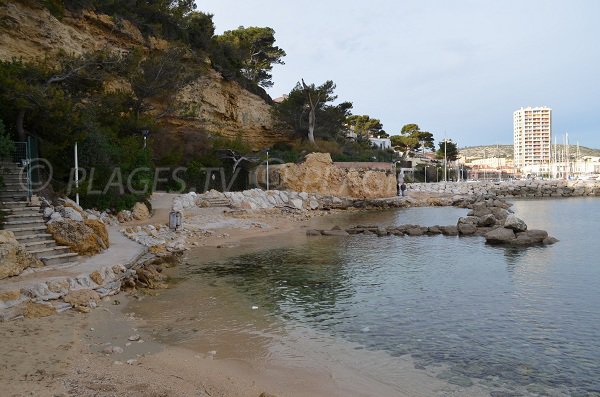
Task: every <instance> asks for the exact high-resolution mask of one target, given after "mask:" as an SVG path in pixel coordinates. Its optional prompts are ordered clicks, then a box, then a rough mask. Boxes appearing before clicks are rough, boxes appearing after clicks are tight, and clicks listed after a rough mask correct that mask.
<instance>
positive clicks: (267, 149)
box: [265, 148, 269, 190]
mask: <svg viewBox="0 0 600 397" xmlns="http://www.w3.org/2000/svg"><path fill="white" fill-rule="evenodd" d="M265 150H266V152H267V190H269V148H266V149H265Z"/></svg>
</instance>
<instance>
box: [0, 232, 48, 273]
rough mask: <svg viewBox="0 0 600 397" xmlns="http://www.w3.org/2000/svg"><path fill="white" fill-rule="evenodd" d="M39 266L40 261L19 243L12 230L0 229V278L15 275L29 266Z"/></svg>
mask: <svg viewBox="0 0 600 397" xmlns="http://www.w3.org/2000/svg"><path fill="white" fill-rule="evenodd" d="M41 266H43V264H42V262H40V261H39V260H38V259H36V258H35V257H33V256H32V255H31V254H30V253H29V252H27V250H26V249H25V248H24V247H23V246H22V245H20V244H19V242H18V241H17V240H16V239H15V235H14V234H13V232H11V231H9V230H0V280H1V279H3V278H6V277H11V276H17V275H19V274H21V272H23V270H25V269H27V268H29V267H41Z"/></svg>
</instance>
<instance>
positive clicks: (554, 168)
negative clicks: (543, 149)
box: [552, 137, 558, 179]
mask: <svg viewBox="0 0 600 397" xmlns="http://www.w3.org/2000/svg"><path fill="white" fill-rule="evenodd" d="M556 148H557V144H556V137H554V150H553V151H552V158H553V159H554V167H553V168H552V173H553V176H554V179H556V178H558V163H557V162H558V157H557V153H556Z"/></svg>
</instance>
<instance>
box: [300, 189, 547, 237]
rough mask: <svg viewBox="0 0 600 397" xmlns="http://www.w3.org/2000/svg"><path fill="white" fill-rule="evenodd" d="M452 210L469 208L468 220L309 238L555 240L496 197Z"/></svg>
mask: <svg viewBox="0 0 600 397" xmlns="http://www.w3.org/2000/svg"><path fill="white" fill-rule="evenodd" d="M455 206H458V207H462V208H469V209H470V211H469V212H468V214H467V216H465V217H461V218H459V219H458V221H457V223H456V225H447V226H440V225H434V226H421V225H412V224H407V225H400V226H390V227H387V228H385V227H381V226H377V225H369V226H364V225H357V226H353V227H350V228H347V229H345V230H343V229H342V228H340V227H339V226H334V227H333V228H332V229H329V230H326V229H320V230H318V229H310V230H307V231H306V234H307V235H308V236H321V235H322V236H349V235H351V234H362V235H377V236H378V237H384V236H435V235H440V234H441V235H445V236H483V237H484V238H485V240H486V243H488V244H493V245H510V246H520V247H526V246H534V245H551V244H554V243H556V242H558V240H557V239H556V238H554V237H551V236H549V235H548V232H546V231H545V230H535V229H529V230H528V227H527V224H526V223H525V222H524V221H523V220H522V219H520V218H518V217H517V216H516V215H514V214H513V213H512V211H511V210H510V206H511V204H509V203H507V202H506V201H505V200H503V199H499V198H497V197H495V196H479V197H476V198H471V199H465V198H463V199H460V200H457V201H456V202H455Z"/></svg>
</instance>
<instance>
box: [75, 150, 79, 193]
mask: <svg viewBox="0 0 600 397" xmlns="http://www.w3.org/2000/svg"><path fill="white" fill-rule="evenodd" d="M75 189H77V190H76V192H75V202H76V203H77V205H79V159H78V157H77V142H75Z"/></svg>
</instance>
